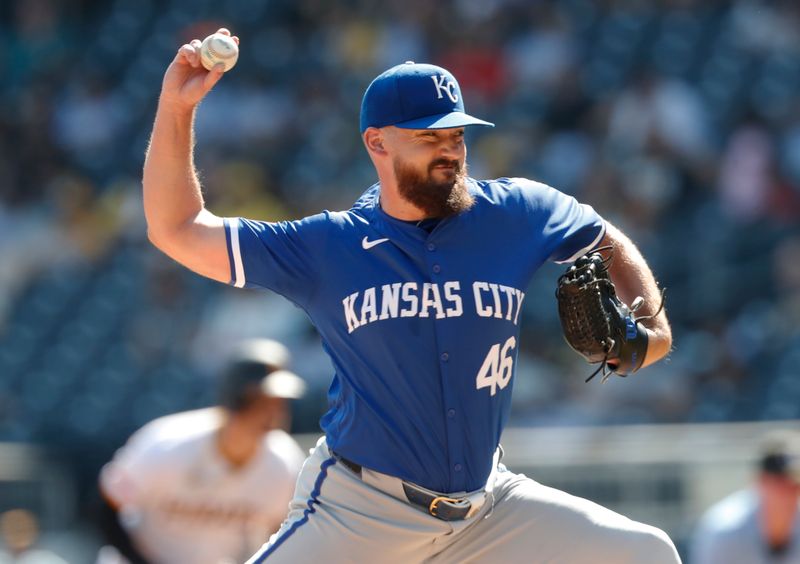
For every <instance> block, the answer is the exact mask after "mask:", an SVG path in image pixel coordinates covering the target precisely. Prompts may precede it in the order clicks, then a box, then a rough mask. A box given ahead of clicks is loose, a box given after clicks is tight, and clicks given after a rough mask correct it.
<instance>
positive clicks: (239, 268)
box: [228, 217, 245, 288]
mask: <svg viewBox="0 0 800 564" xmlns="http://www.w3.org/2000/svg"><path fill="white" fill-rule="evenodd" d="M228 226H229V228H230V232H231V255H232V256H233V285H234V286H236V287H237V288H244V283H245V279H244V265H243V264H242V249H241V247H240V246H239V218H238V217H235V218H232V219H230V220H229V221H228Z"/></svg>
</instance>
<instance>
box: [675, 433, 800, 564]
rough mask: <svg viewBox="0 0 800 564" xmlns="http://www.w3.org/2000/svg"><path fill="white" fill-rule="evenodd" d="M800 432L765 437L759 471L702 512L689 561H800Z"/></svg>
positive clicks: (785, 563) (796, 563) (697, 563)
mask: <svg viewBox="0 0 800 564" xmlns="http://www.w3.org/2000/svg"><path fill="white" fill-rule="evenodd" d="M799 502H800V433H798V432H797V431H782V432H777V433H772V434H770V435H769V436H767V437H766V439H765V441H764V446H763V452H762V453H761V458H760V461H759V468H758V475H757V476H756V478H755V480H754V483H753V484H752V486H751V487H749V488H747V489H744V490H741V491H738V492H735V493H733V494H731V495H729V496H728V497H726V498H724V499H723V500H722V501H719V502H717V503H716V504H714V505H713V506H712V507H711V508H710V509H708V510H707V511H706V513H705V514H704V515H703V517H702V519H701V520H700V522H699V523H698V526H697V528H696V529H695V532H694V535H693V538H692V546H691V554H690V555H691V560H690V561H691V562H692V564H800V504H799Z"/></svg>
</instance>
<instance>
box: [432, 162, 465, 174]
mask: <svg viewBox="0 0 800 564" xmlns="http://www.w3.org/2000/svg"><path fill="white" fill-rule="evenodd" d="M430 169H431V171H434V170H440V171H442V172H448V173H456V172H458V171H459V169H460V167H459V166H458V163H457V162H452V161H449V162H448V161H438V162H434V163H433V164H431V167H430Z"/></svg>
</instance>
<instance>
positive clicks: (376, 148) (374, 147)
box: [364, 127, 386, 155]
mask: <svg viewBox="0 0 800 564" xmlns="http://www.w3.org/2000/svg"><path fill="white" fill-rule="evenodd" d="M383 141H384V140H383V132H382V131H381V130H380V129H378V128H377V127H369V128H367V130H366V131H365V132H364V145H366V146H367V151H369V152H370V153H375V154H377V155H385V154H386V148H385V147H384V146H383Z"/></svg>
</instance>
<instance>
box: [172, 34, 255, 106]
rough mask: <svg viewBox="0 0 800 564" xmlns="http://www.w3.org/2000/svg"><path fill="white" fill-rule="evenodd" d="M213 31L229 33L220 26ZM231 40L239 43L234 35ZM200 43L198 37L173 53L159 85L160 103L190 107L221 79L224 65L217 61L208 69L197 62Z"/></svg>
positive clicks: (198, 60)
mask: <svg viewBox="0 0 800 564" xmlns="http://www.w3.org/2000/svg"><path fill="white" fill-rule="evenodd" d="M217 33H224V34H225V35H230V34H231V32H230V31H228V30H227V29H225V28H220V29H219V30H218V31H217ZM233 40H234V41H236V43H239V38H238V37H236V36H234V37H233ZM200 44H201V41H200V40H199V39H192V40H191V41H190V42H189V43H186V44H185V45H182V46H181V48H180V49H178V53H177V55H175V58H174V59H173V60H172V63H171V64H170V65H169V68H167V72H166V73H165V74H164V81H163V83H162V85H161V103H162V104H170V105H173V106H176V107H178V108H181V109H191V108H193V107H194V106H196V105H197V104H198V103H199V102H200V100H202V99H203V96H205V95H206V94H208V92H209V91H210V90H211V89H212V88H213V87H214V85H215V84H216V83H217V82H218V81H219V79H220V78H222V75H223V73H224V72H225V65H223V64H222V63H220V64H218V65H216V66H214V68H213V69H212V70H210V71H208V70H206V69H205V67H203V65H202V64H201V63H200Z"/></svg>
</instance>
